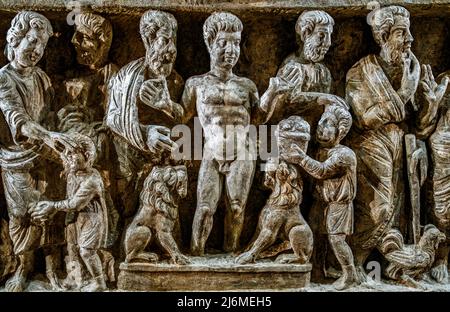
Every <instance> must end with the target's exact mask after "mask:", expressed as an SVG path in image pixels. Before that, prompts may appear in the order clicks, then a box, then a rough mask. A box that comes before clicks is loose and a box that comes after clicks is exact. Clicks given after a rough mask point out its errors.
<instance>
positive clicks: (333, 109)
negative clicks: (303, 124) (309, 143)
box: [316, 105, 352, 147]
mask: <svg viewBox="0 0 450 312" xmlns="http://www.w3.org/2000/svg"><path fill="white" fill-rule="evenodd" d="M351 126H352V116H351V114H350V113H349V111H348V110H346V109H345V108H343V107H341V106H338V105H330V106H327V107H326V108H325V111H324V113H323V114H322V117H321V118H320V120H319V124H318V125H317V131H316V132H317V141H318V142H319V143H320V144H321V145H322V146H324V147H332V146H335V145H336V144H339V142H341V140H342V139H343V138H344V137H345V136H346V135H347V133H348V131H349V130H350V127H351Z"/></svg>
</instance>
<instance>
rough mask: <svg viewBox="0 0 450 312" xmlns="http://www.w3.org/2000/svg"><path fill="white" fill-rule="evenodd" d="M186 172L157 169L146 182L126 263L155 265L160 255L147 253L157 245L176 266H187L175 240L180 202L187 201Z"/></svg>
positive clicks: (129, 236)
mask: <svg viewBox="0 0 450 312" xmlns="http://www.w3.org/2000/svg"><path fill="white" fill-rule="evenodd" d="M186 193H187V169H186V167H185V166H174V167H173V166H164V167H154V168H153V169H152V171H151V172H150V174H149V175H148V177H147V178H146V179H145V182H144V187H143V189H142V192H141V195H140V207H139V210H138V212H137V214H136V216H135V217H134V220H133V222H132V223H131V224H130V226H129V227H128V229H127V232H126V236H125V252H126V259H125V261H126V262H156V261H158V258H159V257H158V255H157V254H156V253H153V252H147V251H145V248H146V247H147V246H148V245H149V244H150V243H151V242H152V240H154V239H156V242H157V243H158V244H159V245H161V247H162V248H163V249H164V250H165V251H167V252H168V253H169V255H170V257H171V258H172V260H173V261H174V262H175V263H177V264H188V263H189V259H188V257H186V256H185V255H183V254H182V253H181V252H180V250H179V248H178V245H177V243H176V241H175V239H174V238H173V232H174V227H175V224H176V223H177V222H178V204H177V200H178V199H180V198H184V197H186Z"/></svg>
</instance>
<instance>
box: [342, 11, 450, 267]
mask: <svg viewBox="0 0 450 312" xmlns="http://www.w3.org/2000/svg"><path fill="white" fill-rule="evenodd" d="M369 23H370V26H371V28H372V33H373V36H374V39H375V41H376V42H377V43H378V45H379V46H380V48H381V50H380V54H379V55H373V54H372V55H369V56H366V57H364V58H362V59H361V60H360V61H359V62H358V63H356V64H355V65H354V66H353V67H352V68H351V69H350V70H349V72H348V73H347V78H346V80H347V83H346V101H347V103H348V104H349V105H350V106H351V109H352V113H353V117H354V121H355V122H354V125H355V128H354V129H353V130H354V131H353V133H352V134H351V138H350V139H349V142H350V146H351V147H352V149H353V150H354V152H355V154H356V156H357V176H358V183H357V190H358V191H357V193H356V198H355V201H354V204H355V232H354V235H353V237H352V247H353V251H354V254H355V264H356V265H357V266H359V268H360V271H361V272H363V269H362V266H363V265H364V262H365V260H366V259H367V257H368V256H369V254H370V253H371V251H372V250H373V249H374V248H378V249H379V250H380V252H381V253H383V252H385V251H386V248H383V246H382V245H383V244H382V242H383V238H385V236H386V233H388V232H389V230H391V229H393V228H396V227H399V225H400V214H401V207H402V205H403V203H404V184H403V179H402V175H403V172H404V170H405V168H404V167H403V145H404V144H403V138H404V133H405V131H407V132H410V133H415V134H416V135H418V136H419V137H421V136H422V132H423V131H424V129H426V128H428V125H427V124H429V123H430V122H431V119H432V118H430V116H431V115H432V111H433V110H434V108H435V106H436V105H437V104H439V102H440V100H441V99H442V96H443V90H445V88H446V86H447V83H448V80H445V81H444V82H443V83H442V84H441V85H437V84H436V83H435V82H434V78H433V75H432V73H431V69H430V67H429V66H425V65H422V80H421V87H420V88H418V85H419V81H420V72H421V67H420V64H419V62H418V60H417V58H416V57H415V56H414V54H413V53H412V52H411V49H410V48H411V43H412V41H413V36H412V35H411V32H410V29H409V27H410V21H409V12H408V11H407V10H406V9H405V8H403V7H400V6H389V7H384V8H381V9H378V10H376V11H374V12H372V13H371V18H370V21H369ZM417 90H419V91H420V92H417ZM416 95H420V96H417V99H424V101H423V103H420V104H421V105H417V104H418V102H417V101H415V97H416ZM422 95H423V96H422ZM408 103H411V106H407V104H408ZM411 109H412V110H414V111H418V112H417V113H415V115H416V116H419V120H418V123H416V126H417V127H416V128H413V127H409V126H408V124H407V123H406V121H407V120H406V116H407V111H408V110H411ZM384 247H386V246H384Z"/></svg>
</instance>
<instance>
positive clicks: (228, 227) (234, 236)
mask: <svg viewBox="0 0 450 312" xmlns="http://www.w3.org/2000/svg"><path fill="white" fill-rule="evenodd" d="M255 164H256V163H255V161H253V160H235V161H233V162H232V163H231V164H230V171H229V172H228V173H227V175H226V190H227V197H228V204H229V209H228V210H227V211H226V213H225V226H224V228H225V234H224V236H225V241H224V250H225V251H227V252H236V251H237V250H238V248H239V238H240V236H241V232H242V228H243V226H244V217H245V215H244V210H245V205H246V203H247V197H248V194H249V193H250V187H251V185H252V181H253V176H254V173H255Z"/></svg>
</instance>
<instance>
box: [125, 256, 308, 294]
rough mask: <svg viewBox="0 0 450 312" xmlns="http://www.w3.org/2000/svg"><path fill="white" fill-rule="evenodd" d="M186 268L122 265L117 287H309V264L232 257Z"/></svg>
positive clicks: (200, 260)
mask: <svg viewBox="0 0 450 312" xmlns="http://www.w3.org/2000/svg"><path fill="white" fill-rule="evenodd" d="M191 259H192V260H191V261H192V264H190V265H183V266H181V265H180V266H179V265H174V264H169V263H159V264H149V263H122V264H121V265H120V274H119V278H118V284H117V287H118V288H119V289H121V290H131V291H133V290H138V291H221V290H283V289H298V288H303V287H307V286H309V282H310V276H311V264H305V265H300V264H279V263H273V262H257V263H256V264H250V265H239V264H234V263H233V261H232V260H233V258H232V257H227V256H216V257H208V258H197V257H192V258H191Z"/></svg>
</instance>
